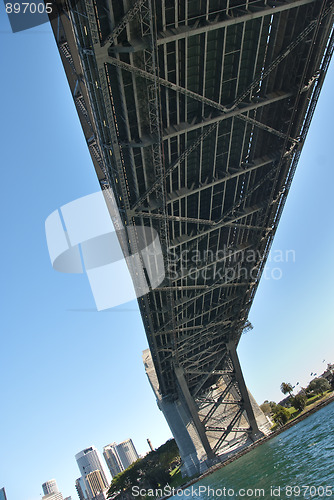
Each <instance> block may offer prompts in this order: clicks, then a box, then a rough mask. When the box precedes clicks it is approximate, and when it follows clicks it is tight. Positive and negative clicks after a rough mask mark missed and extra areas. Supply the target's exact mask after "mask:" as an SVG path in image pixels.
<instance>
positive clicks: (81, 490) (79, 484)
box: [75, 477, 87, 500]
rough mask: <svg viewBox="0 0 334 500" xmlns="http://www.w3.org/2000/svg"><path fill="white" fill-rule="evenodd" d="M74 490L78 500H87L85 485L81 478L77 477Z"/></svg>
mask: <svg viewBox="0 0 334 500" xmlns="http://www.w3.org/2000/svg"><path fill="white" fill-rule="evenodd" d="M75 489H76V490H77V493H78V497H79V500H87V494H86V488H85V483H84V480H83V479H82V477H78V479H77V480H76V481H75Z"/></svg>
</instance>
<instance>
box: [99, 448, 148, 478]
mask: <svg viewBox="0 0 334 500" xmlns="http://www.w3.org/2000/svg"><path fill="white" fill-rule="evenodd" d="M103 456H104V458H105V460H106V462H107V465H108V468H109V470H110V472H111V475H112V476H113V477H114V476H116V475H117V474H119V473H120V472H122V471H123V470H125V469H127V468H128V467H130V465H131V464H133V462H135V461H136V460H138V458H139V455H138V453H137V451H136V448H135V447H134V444H133V442H132V439H126V440H125V441H122V443H119V444H116V443H112V444H108V445H107V446H105V447H104V448H103Z"/></svg>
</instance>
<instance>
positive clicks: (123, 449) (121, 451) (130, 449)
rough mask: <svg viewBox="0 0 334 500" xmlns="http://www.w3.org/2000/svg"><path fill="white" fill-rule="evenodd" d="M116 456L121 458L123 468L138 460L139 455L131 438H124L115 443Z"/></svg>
mask: <svg viewBox="0 0 334 500" xmlns="http://www.w3.org/2000/svg"><path fill="white" fill-rule="evenodd" d="M117 451H118V456H119V458H120V459H121V462H122V464H123V467H124V469H127V468H128V467H130V465H131V464H133V462H135V461H136V460H138V458H139V455H138V453H137V451H136V448H135V447H134V444H133V442H132V439H126V440H125V441H122V443H119V444H118V445H117Z"/></svg>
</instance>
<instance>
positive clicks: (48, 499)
mask: <svg viewBox="0 0 334 500" xmlns="http://www.w3.org/2000/svg"><path fill="white" fill-rule="evenodd" d="M42 500H63V495H62V494H61V493H60V492H59V491H58V492H55V493H48V494H47V495H44V497H42Z"/></svg>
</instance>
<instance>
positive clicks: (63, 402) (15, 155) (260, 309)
mask: <svg viewBox="0 0 334 500" xmlns="http://www.w3.org/2000/svg"><path fill="white" fill-rule="evenodd" d="M0 21H1V24H0V38H1V46H2V54H1V68H2V78H1V81H0V85H1V97H2V116H1V143H2V147H1V186H2V188H1V223H2V235H3V236H2V246H1V249H0V252H1V263H2V289H1V337H0V374H1V376H0V405H1V407H0V487H2V486H5V487H6V491H7V495H8V500H37V499H38V498H40V495H41V493H42V489H41V484H42V483H43V482H44V481H46V480H48V479H50V478H53V477H55V478H56V479H57V481H58V484H59V487H60V489H61V491H62V492H63V494H64V495H65V496H66V495H72V496H73V499H75V498H77V497H76V493H75V489H74V481H75V479H76V478H77V477H78V476H79V470H78V468H77V465H76V462H75V459H74V455H75V453H77V452H78V451H80V450H81V449H83V448H84V447H86V446H89V445H91V444H94V445H95V446H97V447H98V448H99V449H100V450H102V447H103V446H104V445H106V444H108V443H110V442H112V441H121V440H123V439H126V438H128V437H131V438H132V439H133V441H134V443H135V446H136V447H137V449H138V451H139V452H140V453H145V452H146V451H147V450H148V447H147V444H146V438H147V437H149V438H150V439H151V441H152V443H153V445H154V446H158V445H160V444H161V443H163V442H164V441H165V440H166V439H167V438H169V437H170V432H169V429H168V427H167V425H166V423H165V421H164V418H163V416H162V415H161V414H160V412H159V411H158V409H157V406H156V403H155V400H154V397H153V393H152V392H151V389H150V387H149V384H148V382H147V379H146V376H145V373H144V369H143V366H142V361H141V351H142V350H143V349H145V348H146V347H147V342H146V337H145V333H144V330H143V327H142V324H141V319H140V315H139V312H138V310H137V306H136V303H134V302H133V303H129V304H126V305H124V306H120V307H118V308H116V309H112V310H108V311H105V312H99V313H98V312H95V311H94V301H93V297H92V295H91V292H90V288H89V285H88V282H87V278H86V277H85V276H84V275H72V274H68V275H66V274H61V273H57V272H55V271H53V269H52V267H51V265H50V260H49V256H48V251H47V246H46V242H45V236H44V222H45V219H46V218H47V216H48V215H49V214H50V213H51V212H53V211H54V210H55V209H57V208H59V207H60V206H61V205H63V204H65V203H68V202H70V201H72V200H75V199H76V198H79V197H81V196H84V195H87V194H90V193H93V192H95V191H97V190H98V189H99V186H98V183H97V180H96V177H95V173H94V170H93V167H92V163H91V160H90V156H89V154H88V150H87V147H86V144H85V141H84V138H83V134H82V132H81V128H80V125H79V121H78V118H77V115H76V111H75V108H74V105H73V101H72V98H71V95H70V91H69V88H68V84H67V81H66V78H65V74H64V72H63V68H62V66H61V63H60V58H59V55H58V52H57V49H56V45H55V42H54V40H53V36H52V35H51V31H50V29H49V27H48V26H47V25H43V26H40V27H39V28H37V29H31V30H28V31H25V32H21V33H16V34H12V33H11V31H10V27H9V23H8V20H7V18H6V15H5V12H4V9H3V8H1V15H0ZM333 88H334V72H333V70H332V71H331V72H330V73H329V74H328V77H327V81H326V84H325V87H324V89H323V94H322V97H321V100H320V102H319V105H318V109H317V113H316V116H315V118H314V121H313V124H312V128H311V131H310V134H309V137H308V140H307V143H306V145H305V147H304V151H303V155H302V158H301V161H300V164H299V167H298V170H297V173H296V176H295V180H294V183H293V186H292V189H291V192H290V196H289V199H288V202H287V204H286V208H285V211H284V214H283V217H282V220H281V223H280V228H279V230H278V233H277V236H276V239H275V243H274V247H273V249H276V250H282V251H283V252H285V251H286V250H290V249H292V250H294V251H295V255H296V260H295V262H291V261H290V262H288V263H275V262H271V263H270V268H269V269H273V268H275V267H277V266H281V269H282V272H283V276H282V279H280V280H274V279H269V280H263V281H262V283H261V286H260V288H259V290H258V293H257V296H256V299H255V302H254V305H253V308H252V310H251V314H250V320H251V321H252V323H253V325H254V330H252V331H251V332H249V333H247V334H246V335H245V336H244V337H243V338H242V340H241V343H240V346H239V354H240V358H241V363H242V366H243V369H244V375H245V378H246V382H247V384H248V386H249V388H250V390H251V391H252V392H253V394H254V396H255V397H256V399H257V400H258V401H259V402H260V403H261V402H262V401H263V400H264V399H273V400H276V401H277V400H279V399H281V397H282V395H281V393H280V391H279V385H280V383H281V382H282V381H283V380H284V381H290V382H292V383H293V384H294V383H295V382H297V381H299V382H300V383H304V384H306V383H307V382H308V380H309V379H310V376H309V375H310V373H311V372H312V371H313V372H314V371H316V372H318V373H320V371H322V370H323V369H324V368H325V363H323V362H322V361H323V359H325V360H326V362H329V361H334V336H333V330H334V326H333V319H334V318H333V316H334V312H333V311H334V308H333V295H334V293H333V285H332V284H333V282H334V270H333V250H334V236H333V212H334V209H333V195H332V186H333V185H334V169H333V161H332V141H333V133H332V124H331V118H332V115H333V102H332V96H331V89H333ZM276 255H277V254H276ZM269 274H270V270H269ZM274 274H275V272H274Z"/></svg>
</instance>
